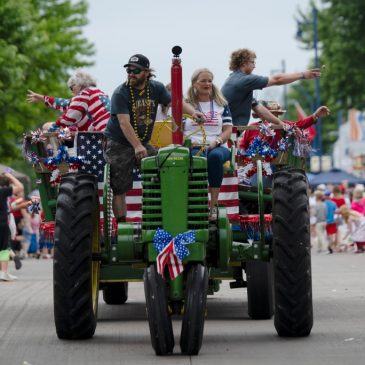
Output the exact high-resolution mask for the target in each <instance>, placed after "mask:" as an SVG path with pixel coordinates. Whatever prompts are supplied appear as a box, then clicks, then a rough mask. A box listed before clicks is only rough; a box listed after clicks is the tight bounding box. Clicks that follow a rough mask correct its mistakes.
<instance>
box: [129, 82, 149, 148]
mask: <svg viewBox="0 0 365 365" xmlns="http://www.w3.org/2000/svg"><path fill="white" fill-rule="evenodd" d="M145 90H147V91H146V96H147V109H146V120H145V122H144V123H145V126H146V127H145V130H144V135H143V137H142V138H139V135H138V127H137V113H136V99H135V98H134V91H133V89H132V86H131V85H130V84H129V92H130V95H131V99H132V112H133V123H132V124H133V129H134V133H135V134H136V136H137V138H138V139H139V140H140V141H141V142H145V139H146V137H147V134H148V130H149V128H148V123H149V121H150V88H149V87H148V82H147V84H146V88H145ZM143 92H144V90H143V91H142V92H141V93H140V95H141V94H143Z"/></svg>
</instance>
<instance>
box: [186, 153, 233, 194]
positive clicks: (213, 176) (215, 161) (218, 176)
mask: <svg viewBox="0 0 365 365" xmlns="http://www.w3.org/2000/svg"><path fill="white" fill-rule="evenodd" d="M199 149H200V148H199V147H193V148H192V150H191V154H192V155H193V156H195V155H196V154H197V153H198V152H199ZM200 156H202V157H207V160H208V161H207V163H208V182H209V186H210V187H211V188H220V186H221V185H222V180H223V173H224V171H223V164H224V163H225V162H226V161H228V160H230V158H231V151H230V150H229V149H228V148H225V147H216V148H213V149H212V150H208V156H207V150H206V149H205V150H204V151H203V152H202V153H201V154H200Z"/></svg>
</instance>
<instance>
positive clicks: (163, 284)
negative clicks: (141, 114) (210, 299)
mask: <svg viewBox="0 0 365 365" xmlns="http://www.w3.org/2000/svg"><path fill="white" fill-rule="evenodd" d="M180 53H181V48H180V47H174V48H173V60H172V68H171V76H172V80H171V81H172V113H173V116H174V119H175V121H176V123H177V124H179V123H181V119H182V109H181V108H182V106H181V100H182V81H181V80H182V69H181V60H180V57H179V55H180ZM56 136H57V133H55V132H54V133H46V134H44V137H46V138H47V139H48V142H46V143H44V142H43V141H40V140H38V142H37V143H31V139H32V137H31V136H30V135H29V136H28V137H26V144H27V145H28V147H29V151H32V152H30V155H29V153H28V157H29V156H33V157H34V156H38V158H34V161H33V163H34V165H35V168H36V172H37V176H38V178H39V189H40V193H41V200H42V205H43V209H44V213H45V223H48V224H51V223H52V222H54V224H55V234H54V236H55V250H54V276H53V282H54V318H55V326H56V332H57V335H58V337H59V338H61V339H86V338H91V337H92V336H93V335H94V332H95V328H96V324H97V313H98V302H99V292H100V290H101V291H102V294H103V300H104V302H105V303H106V304H120V305H122V304H124V303H125V302H126V301H127V300H128V283H129V282H135V281H143V282H144V291H145V298H146V308H147V317H148V323H149V328H150V333H151V342H152V346H153V348H154V350H155V352H156V354H157V355H166V354H169V353H172V352H173V349H174V335H173V328H172V320H171V316H172V315H180V316H182V328H181V334H180V349H181V352H182V353H184V354H187V355H196V354H198V353H199V350H200V348H201V345H202V341H203V329H204V320H205V318H206V316H207V318H209V311H207V308H206V303H207V295H208V294H213V293H214V292H216V291H218V290H219V285H220V283H221V280H222V279H227V280H231V283H230V285H231V288H246V287H247V294H248V315H249V316H250V317H251V318H252V319H270V318H271V317H272V315H274V323H275V328H276V331H277V333H278V334H279V335H280V336H287V337H300V336H307V335H309V334H310V332H311V328H312V324H313V313H312V288H311V259H310V235H309V210H308V197H307V189H308V184H307V179H306V175H305V173H304V170H303V169H302V168H301V166H302V164H303V161H302V159H300V158H297V157H294V156H292V154H291V152H290V151H289V152H288V154H287V156H285V158H283V159H281V162H280V164H279V165H278V166H277V172H276V173H275V174H274V175H273V183H272V187H271V188H269V189H266V188H264V185H263V181H262V175H263V174H262V163H261V161H260V160H258V161H257V176H258V183H257V187H249V186H244V185H239V199H240V209H241V212H240V215H239V217H238V218H237V220H236V221H235V222H230V220H229V219H228V216H227V210H226V207H224V206H219V209H218V218H217V219H216V220H214V221H210V220H209V219H208V218H209V217H208V216H209V210H208V205H209V202H208V180H207V161H206V159H205V158H204V157H199V156H194V157H192V155H191V151H190V147H189V141H183V138H182V135H181V134H179V133H178V132H175V133H174V134H173V135H172V143H171V144H170V145H168V146H165V147H162V148H160V149H159V151H158V154H157V155H156V156H153V157H147V158H145V159H143V160H142V162H141V176H142V222H139V223H135V222H129V223H118V224H117V225H115V223H113V217H112V206H111V205H112V191H111V188H110V183H109V166H108V165H106V166H105V170H104V188H103V193H102V194H101V193H99V189H98V182H97V178H96V176H94V175H92V174H89V173H83V172H80V171H78V172H66V173H64V174H63V175H62V178H61V182H60V184H59V186H57V185H55V184H54V181H52V180H51V174H50V173H49V172H48V170H47V169H46V167H47V166H46V165H47V163H46V162H47V161H46V156H47V152H46V147H45V146H47V143H52V141H53V142H54V141H55V140H57V138H56ZM30 159H31V157H30ZM58 162H60V161H58ZM60 165H67V161H66V162H62V163H61V164H60ZM60 170H62V169H61V168H60ZM66 170H67V168H66ZM61 173H62V171H61ZM52 185H53V186H52ZM100 198H101V199H100ZM100 203H102V209H101V207H100ZM101 212H102V213H103V214H102V216H103V220H102V221H101V219H100V218H101ZM100 222H102V226H101V223H100ZM268 227H269V228H268ZM253 228H255V229H253ZM253 231H254V232H253ZM253 233H254V234H253ZM242 325H244V323H242Z"/></svg>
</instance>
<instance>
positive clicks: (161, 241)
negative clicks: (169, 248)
mask: <svg viewBox="0 0 365 365" xmlns="http://www.w3.org/2000/svg"><path fill="white" fill-rule="evenodd" d="M172 239H173V240H174V246H175V252H176V255H177V257H178V258H179V260H180V261H182V260H183V259H184V258H185V257H186V256H188V255H189V254H190V251H189V250H188V248H187V247H186V245H189V244H191V243H194V242H195V231H194V230H192V231H187V232H184V233H179V234H178V235H176V236H175V237H172V235H171V234H170V233H168V232H167V231H165V230H164V229H161V228H157V230H156V232H155V235H154V236H153V246H154V248H155V250H156V251H157V252H158V253H160V252H161V251H162V250H163V249H164V248H165V246H166V245H167V244H168V243H169V242H170V241H171V240H172Z"/></svg>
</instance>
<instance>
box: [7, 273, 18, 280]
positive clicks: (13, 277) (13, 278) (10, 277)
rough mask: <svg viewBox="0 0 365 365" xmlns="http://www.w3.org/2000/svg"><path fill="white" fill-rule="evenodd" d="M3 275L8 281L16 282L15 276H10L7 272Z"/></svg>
mask: <svg viewBox="0 0 365 365" xmlns="http://www.w3.org/2000/svg"><path fill="white" fill-rule="evenodd" d="M5 274H6V277H7V278H8V280H9V281H13V280H18V277H17V276H15V275H11V274H9V273H8V272H7V273H5Z"/></svg>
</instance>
